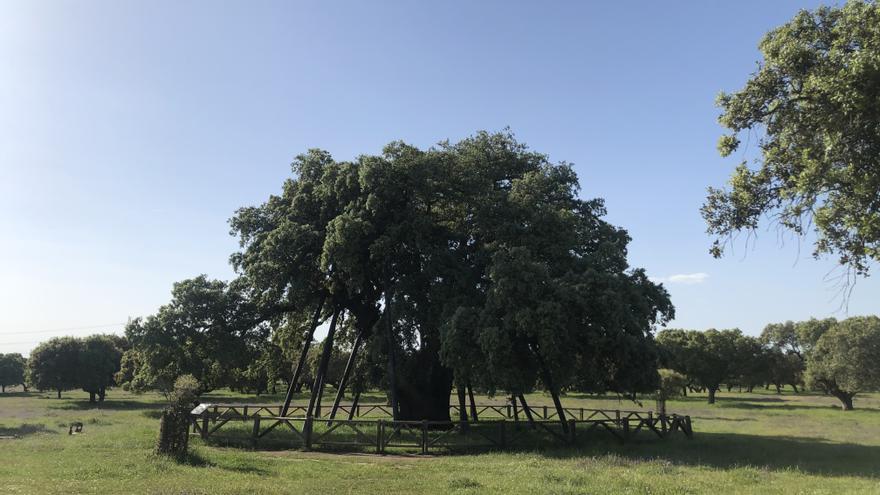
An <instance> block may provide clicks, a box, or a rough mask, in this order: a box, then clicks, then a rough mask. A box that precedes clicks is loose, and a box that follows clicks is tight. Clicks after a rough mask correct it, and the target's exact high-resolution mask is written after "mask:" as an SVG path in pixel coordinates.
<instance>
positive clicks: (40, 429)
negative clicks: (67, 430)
mask: <svg viewBox="0 0 880 495" xmlns="http://www.w3.org/2000/svg"><path fill="white" fill-rule="evenodd" d="M36 433H52V434H57V433H58V432H57V431H55V430H50V429H49V428H46V425H44V424H31V423H24V424H21V425H19V426H13V427H7V426H0V437H17V438H21V437H24V436H27V435H34V434H36Z"/></svg>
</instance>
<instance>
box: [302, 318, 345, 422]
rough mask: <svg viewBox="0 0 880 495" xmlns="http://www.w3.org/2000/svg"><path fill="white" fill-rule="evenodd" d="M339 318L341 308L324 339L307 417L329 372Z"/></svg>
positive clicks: (331, 321)
mask: <svg viewBox="0 0 880 495" xmlns="http://www.w3.org/2000/svg"><path fill="white" fill-rule="evenodd" d="M338 318H339V310H335V311H334V312H333V317H332V318H331V319H330V330H328V331H327V338H326V339H324V350H323V352H322V353H321V362H320V364H319V365H318V370H317V371H316V372H315V382H314V386H313V387H312V391H311V392H312V393H311V396H310V397H309V407H308V409H307V410H306V417H311V416H312V412H313V411H314V407H315V403H316V401H317V400H318V395H319V393H320V390H321V382H322V381H323V380H324V374H325V373H326V372H327V364H328V363H329V362H330V354H331V353H332V352H333V335H334V334H335V333H336V320H337V319H338Z"/></svg>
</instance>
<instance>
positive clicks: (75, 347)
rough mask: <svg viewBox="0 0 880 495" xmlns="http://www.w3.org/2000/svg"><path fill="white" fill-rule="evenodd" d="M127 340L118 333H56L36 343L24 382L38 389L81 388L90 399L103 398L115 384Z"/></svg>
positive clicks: (57, 390)
mask: <svg viewBox="0 0 880 495" xmlns="http://www.w3.org/2000/svg"><path fill="white" fill-rule="evenodd" d="M127 346H128V343H127V341H126V340H125V339H124V338H123V337H120V336H117V335H91V336H89V337H85V338H76V337H58V338H53V339H50V340H48V341H46V342H43V343H41V344H40V345H38V346H37V347H36V348H35V349H34V350H33V351H31V355H30V357H29V358H28V360H27V377H26V380H27V382H28V383H29V384H30V385H32V386H34V387H35V388H37V389H38V390H54V391H55V392H56V393H57V397H58V398H59V399H60V398H61V392H62V391H64V390H70V389H74V388H82V389H83V390H84V391H86V392H89V400H90V401H91V402H95V401H96V397H97V399H98V400H99V401H103V400H104V397H105V395H106V393H107V388H109V387H111V386H114V385H116V381H115V376H116V374H117V373H118V372H119V370H120V365H121V362H120V360H121V358H122V353H123V351H124V350H125V348H126V347H127Z"/></svg>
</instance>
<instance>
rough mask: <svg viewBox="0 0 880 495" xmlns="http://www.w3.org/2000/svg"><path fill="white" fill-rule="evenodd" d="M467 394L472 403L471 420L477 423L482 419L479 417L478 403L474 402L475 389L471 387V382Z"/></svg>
mask: <svg viewBox="0 0 880 495" xmlns="http://www.w3.org/2000/svg"><path fill="white" fill-rule="evenodd" d="M467 392H468V397H469V398H470V401H471V420H473V421H474V422H477V421H479V420H480V418H478V417H477V402H476V401H475V400H474V388H473V387H471V384H470V382H468V384H467Z"/></svg>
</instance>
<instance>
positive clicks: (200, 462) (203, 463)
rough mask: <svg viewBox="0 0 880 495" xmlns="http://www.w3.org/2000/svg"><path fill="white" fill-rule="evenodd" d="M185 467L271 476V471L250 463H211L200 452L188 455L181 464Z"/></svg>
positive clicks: (191, 452)
mask: <svg viewBox="0 0 880 495" xmlns="http://www.w3.org/2000/svg"><path fill="white" fill-rule="evenodd" d="M179 463H180V464H182V465H184V466H191V467H198V468H215V469H222V470H224V471H232V472H235V473H242V474H259V475H263V476H265V475H269V474H271V471H269V470H267V469H263V468H261V467H258V466H255V465H253V464H250V463H244V464H227V463H224V462H221V463H217V462H213V461H209V460H208V459H205V458H204V457H202V455H201V454H199V453H198V452H194V451H190V452H188V453H187V454H186V457H185V458H184V459H183V460H181V461H180V462H179Z"/></svg>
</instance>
